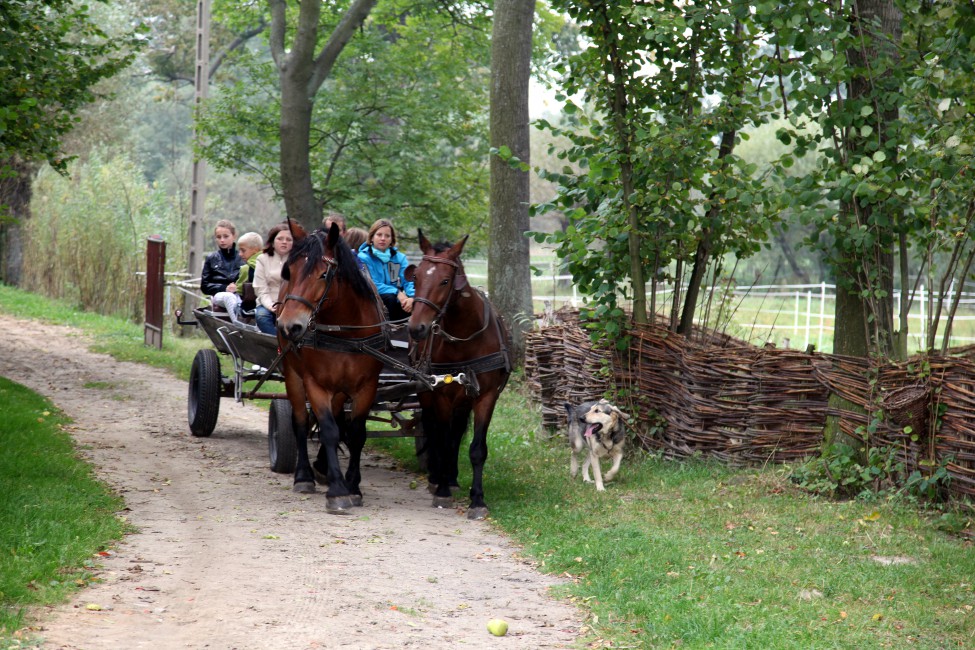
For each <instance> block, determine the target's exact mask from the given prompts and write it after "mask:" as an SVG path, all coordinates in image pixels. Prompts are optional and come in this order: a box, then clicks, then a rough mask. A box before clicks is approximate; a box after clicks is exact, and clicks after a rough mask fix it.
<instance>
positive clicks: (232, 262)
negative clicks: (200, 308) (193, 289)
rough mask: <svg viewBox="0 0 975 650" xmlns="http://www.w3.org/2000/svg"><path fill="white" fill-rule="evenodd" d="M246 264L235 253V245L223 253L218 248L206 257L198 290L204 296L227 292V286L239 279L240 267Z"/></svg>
mask: <svg viewBox="0 0 975 650" xmlns="http://www.w3.org/2000/svg"><path fill="white" fill-rule="evenodd" d="M245 264H247V262H245V261H244V260H242V259H241V258H240V255H239V254H238V253H237V244H234V245H233V246H231V247H230V250H227V251H224V250H222V249H220V248H218V249H217V250H215V251H213V252H212V253H210V254H209V255H207V258H206V260H205V261H204V262H203V274H202V275H201V277H200V290H201V291H203V293H204V295H207V296H212V295H213V294H215V293H220V292H221V291H226V290H227V285H228V284H230V283H231V282H236V281H237V278H238V277H240V267H242V266H243V265H245Z"/></svg>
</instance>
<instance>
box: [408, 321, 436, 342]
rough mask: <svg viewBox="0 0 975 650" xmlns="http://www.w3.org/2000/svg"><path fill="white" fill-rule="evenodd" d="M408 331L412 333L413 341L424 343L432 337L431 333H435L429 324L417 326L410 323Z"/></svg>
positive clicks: (418, 324)
mask: <svg viewBox="0 0 975 650" xmlns="http://www.w3.org/2000/svg"><path fill="white" fill-rule="evenodd" d="M407 330H409V332H410V338H411V339H413V340H414V341H423V340H425V339H426V338H427V337H429V336H430V332H431V331H433V328H432V327H431V326H430V324H429V323H417V324H416V325H414V324H413V323H410V324H409V326H408V327H407Z"/></svg>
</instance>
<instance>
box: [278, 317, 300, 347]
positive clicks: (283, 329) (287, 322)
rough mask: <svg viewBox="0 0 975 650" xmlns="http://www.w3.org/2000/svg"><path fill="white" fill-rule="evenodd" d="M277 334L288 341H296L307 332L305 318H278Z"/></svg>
mask: <svg viewBox="0 0 975 650" xmlns="http://www.w3.org/2000/svg"><path fill="white" fill-rule="evenodd" d="M277 327H278V333H279V334H281V336H282V337H283V338H285V339H286V340H288V341H298V340H300V339H301V338H302V337H304V336H305V334H306V333H307V332H308V319H307V318H278V322H277Z"/></svg>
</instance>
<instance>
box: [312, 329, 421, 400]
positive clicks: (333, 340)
mask: <svg viewBox="0 0 975 650" xmlns="http://www.w3.org/2000/svg"><path fill="white" fill-rule="evenodd" d="M388 334H389V333H388V331H387V330H386V329H384V330H383V331H382V332H380V333H379V334H373V335H372V336H366V337H359V338H341V337H338V336H332V335H331V334H327V333H325V332H324V331H322V330H321V329H316V330H313V331H310V332H308V333H307V334H305V336H304V337H302V339H301V341H300V342H299V344H298V347H299V348H302V347H307V348H311V349H313V350H328V351H331V352H346V353H349V354H368V355H369V356H370V357H373V358H374V359H378V360H379V361H382V362H383V363H384V364H386V365H388V366H390V367H392V368H395V369H396V370H399V371H400V372H402V373H403V374H405V375H407V376H409V377H410V378H411V379H413V380H415V381H419V382H420V383H421V384H423V386H424V387H425V388H426V389H427V390H433V387H434V378H432V377H430V375H429V374H428V373H424V372H422V371H420V370H418V369H416V368H414V367H412V366H410V365H409V364H405V363H403V362H402V361H400V360H399V359H396V358H394V357H391V356H389V355H388V354H386V353H385V352H384V350H387V349H388V348H389V335H388Z"/></svg>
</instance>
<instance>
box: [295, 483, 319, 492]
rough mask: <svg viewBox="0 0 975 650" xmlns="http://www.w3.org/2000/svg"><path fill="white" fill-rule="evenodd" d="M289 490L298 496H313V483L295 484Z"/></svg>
mask: <svg viewBox="0 0 975 650" xmlns="http://www.w3.org/2000/svg"><path fill="white" fill-rule="evenodd" d="M291 489H292V491H294V492H297V493H298V494H314V492H315V482H314V481H301V482H300V483H295V485H294V487H293V488H291Z"/></svg>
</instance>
